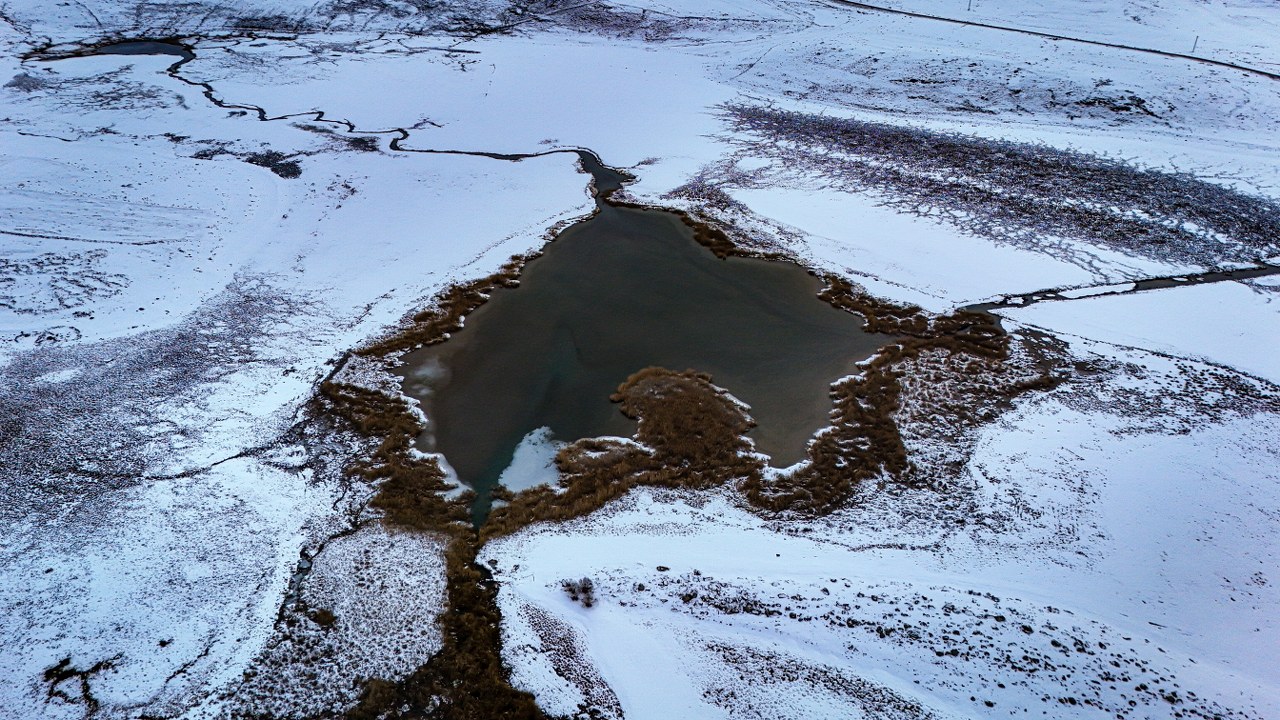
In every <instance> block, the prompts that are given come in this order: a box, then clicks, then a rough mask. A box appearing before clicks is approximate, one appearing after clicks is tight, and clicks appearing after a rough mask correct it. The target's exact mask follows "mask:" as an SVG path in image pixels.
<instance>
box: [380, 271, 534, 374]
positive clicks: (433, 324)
mask: <svg viewBox="0 0 1280 720" xmlns="http://www.w3.org/2000/svg"><path fill="white" fill-rule="evenodd" d="M539 254H540V253H529V254H527V255H514V256H512V258H511V260H510V261H508V262H507V263H506V264H505V265H503V266H502V267H501V268H500V269H499V270H498V271H497V272H495V273H493V274H492V275H490V276H488V277H484V278H480V279H479V280H471V281H469V282H464V283H458V284H455V285H450V286H449V287H447V288H445V289H444V290H443V291H441V292H440V293H439V294H437V295H436V296H435V298H434V299H433V301H432V304H431V308H430V309H428V310H424V311H422V312H420V313H418V314H417V315H414V316H413V318H412V321H413V322H412V324H411V325H410V326H409V327H407V328H405V329H403V330H401V331H400V332H397V333H396V334H394V335H392V336H391V337H388V338H384V339H382V340H380V341H378V342H376V343H374V344H372V345H369V346H366V347H364V348H361V349H360V350H358V351H357V353H358V354H360V355H366V356H372V357H380V356H384V355H388V354H390V353H393V352H399V351H401V350H412V349H414V348H417V347H421V346H424V345H435V344H436V343H441V342H444V341H445V340H448V339H449V333H454V332H457V331H459V330H461V329H462V318H463V317H465V316H466V315H468V314H469V313H471V312H472V311H473V310H475V309H476V308H478V307H480V306H481V305H483V304H484V303H485V301H487V300H488V299H489V296H490V294H492V293H493V291H494V290H497V289H499V288H513V287H517V286H518V285H519V284H520V281H519V278H520V271H521V270H522V269H523V268H524V265H525V263H527V262H529V261H530V260H532V259H534V258H536V257H538V255H539Z"/></svg>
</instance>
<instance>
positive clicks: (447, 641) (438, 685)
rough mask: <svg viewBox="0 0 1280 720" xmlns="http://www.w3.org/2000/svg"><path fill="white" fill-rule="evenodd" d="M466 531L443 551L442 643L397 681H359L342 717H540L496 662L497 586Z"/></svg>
mask: <svg viewBox="0 0 1280 720" xmlns="http://www.w3.org/2000/svg"><path fill="white" fill-rule="evenodd" d="M478 548H479V545H478V543H477V541H476V538H475V536H474V535H473V534H472V533H469V532H468V533H465V534H459V535H457V536H456V537H455V538H454V540H453V542H452V543H451V544H450V546H449V550H448V551H447V552H446V554H445V565H446V577H447V578H448V607H447V608H446V610H445V612H444V613H443V614H442V615H441V616H440V620H439V623H440V629H441V631H442V634H443V645H442V647H441V649H440V652H438V653H436V655H435V656H433V657H432V658H431V660H430V661H429V662H428V663H427V664H425V665H423V666H422V667H420V668H418V669H417V670H415V671H414V672H413V673H412V674H410V675H409V676H408V677H406V678H404V679H403V680H401V681H399V682H391V681H388V680H380V679H374V680H370V681H368V682H367V683H365V686H364V689H363V690H362V692H361V694H360V701H359V703H358V704H357V705H356V706H355V707H354V708H352V709H351V710H349V711H348V712H347V713H346V715H345V720H384V719H390V718H440V719H442V720H495V719H496V718H503V719H504V720H506V719H509V720H543V719H544V718H545V717H546V715H544V714H543V712H542V711H541V710H540V709H539V708H538V705H537V703H536V702H534V699H533V696H532V695H530V694H529V693H527V692H523V691H521V690H516V689H515V688H513V687H512V686H511V683H510V682H509V679H508V673H507V670H506V668H504V667H503V665H502V654H501V648H502V638H501V635H500V626H501V622H502V616H501V614H500V612H499V611H498V604H497V593H498V590H497V587H496V586H495V585H494V584H493V583H492V582H491V581H490V580H489V578H488V577H487V575H486V573H485V572H484V570H483V569H482V568H481V567H480V566H479V565H478V564H477V563H476V551H477V549H478Z"/></svg>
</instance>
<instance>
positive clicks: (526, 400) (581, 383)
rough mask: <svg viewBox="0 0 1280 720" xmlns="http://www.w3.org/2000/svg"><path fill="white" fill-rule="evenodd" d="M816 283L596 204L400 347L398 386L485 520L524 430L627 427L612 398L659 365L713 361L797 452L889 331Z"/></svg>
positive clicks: (778, 453)
mask: <svg viewBox="0 0 1280 720" xmlns="http://www.w3.org/2000/svg"><path fill="white" fill-rule="evenodd" d="M587 169H590V168H589V167H588V168H587ZM602 180H603V178H600V177H597V185H598V186H600V187H602V188H604V187H605V185H606V183H605V182H602ZM819 288H820V283H819V282H818V280H817V279H816V278H814V277H812V276H810V275H809V274H808V272H806V271H805V270H804V269H802V268H800V267H798V266H796V265H793V264H790V263H784V262H775V261H766V260H754V259H742V258H731V259H728V260H721V259H718V258H716V257H715V256H714V255H713V254H712V253H711V252H710V251H709V250H707V249H705V248H703V247H702V246H700V245H698V244H697V243H696V242H694V240H693V237H692V232H691V231H690V229H689V228H688V227H686V226H685V225H684V224H683V223H682V222H681V221H680V219H679V218H678V217H676V216H675V215H672V214H671V213H667V212H663V211H657V210H637V209H629V208H619V207H614V206H610V205H607V204H601V206H600V213H599V214H598V215H597V216H596V217H594V218H592V219H590V220H588V221H585V222H582V223H579V224H577V225H575V226H573V227H570V228H568V229H567V230H565V231H564V232H563V233H561V235H560V236H559V237H558V238H557V239H556V240H555V241H554V242H553V243H551V244H550V245H549V246H548V248H547V251H546V253H545V254H544V255H542V256H541V257H539V258H538V259H536V260H533V261H532V262H530V263H529V264H528V265H527V266H526V267H525V269H524V272H523V274H522V275H521V278H520V287H519V288H515V289H503V290H499V291H497V292H496V293H494V295H493V297H492V299H490V300H489V302H487V303H486V304H484V305H483V306H481V307H480V308H479V309H478V310H476V311H475V312H473V313H472V314H471V315H469V316H468V317H467V318H466V327H465V328H464V329H463V330H462V331H460V332H458V333H456V334H455V335H454V336H453V337H452V338H450V339H449V340H448V341H447V342H444V343H441V344H439V345H436V346H433V347H429V348H424V349H422V350H418V351H415V352H413V353H411V354H409V355H408V356H407V357H406V362H407V366H406V367H405V368H403V370H402V372H403V374H404V376H405V378H406V381H405V384H404V388H405V391H406V392H407V393H408V394H409V395H411V396H413V397H417V398H419V399H420V400H421V401H422V405H423V409H424V410H425V411H426V414H427V417H428V418H429V420H430V426H429V428H428V430H427V432H425V433H424V434H423V436H422V437H421V438H420V439H419V443H420V445H421V446H422V447H423V449H426V450H429V451H435V452H440V453H443V454H444V456H445V458H446V459H447V460H448V461H449V463H450V465H452V466H453V468H454V469H455V470H456V471H457V473H458V475H459V477H460V478H461V479H462V481H463V482H465V483H467V484H468V485H469V486H471V487H472V488H474V489H476V490H477V491H478V492H479V494H480V495H481V498H480V500H479V502H478V503H477V510H476V511H477V517H478V518H479V517H482V516H483V513H484V509H485V508H487V505H488V502H487V499H486V498H487V495H488V490H489V489H490V488H492V487H493V485H494V484H495V483H496V482H497V479H498V477H499V475H500V474H501V473H502V471H503V470H504V469H505V468H506V467H507V465H508V464H509V463H510V462H511V458H512V453H513V451H514V449H515V448H516V446H517V445H518V444H519V443H520V441H521V439H522V438H523V437H524V436H525V435H526V434H528V433H529V432H531V431H533V430H535V429H537V428H540V427H544V426H545V427H549V428H550V429H551V431H552V433H553V434H554V436H555V437H556V439H559V440H565V441H569V440H575V439H578V438H583V437H595V436H600V435H622V436H629V435H631V434H632V433H633V432H634V429H635V428H634V423H633V422H631V421H629V420H627V419H626V418H625V417H623V415H622V414H621V413H620V412H619V411H618V409H617V406H616V405H614V404H612V403H610V402H609V395H610V394H611V393H613V392H614V390H616V389H617V387H618V385H619V384H620V383H622V382H623V381H624V380H625V379H626V378H627V376H628V375H630V374H631V373H633V372H636V371H637V370H640V369H642V368H644V367H647V366H650V365H660V366H663V367H666V368H671V369H675V370H684V369H689V368H692V369H696V370H699V371H702V372H707V373H710V374H711V376H712V379H713V381H714V382H715V383H716V384H718V385H720V386H722V387H724V388H726V389H728V390H729V391H730V392H731V393H733V394H734V395H735V396H736V397H737V398H739V399H740V400H742V401H744V402H746V403H747V404H749V405H750V406H751V414H752V416H753V417H754V418H755V419H756V421H757V422H758V423H759V427H757V428H756V429H754V430H753V431H752V432H751V434H750V436H751V437H752V438H753V439H754V440H755V442H756V445H757V447H758V448H759V449H760V450H761V451H763V452H765V453H767V454H769V455H770V456H771V457H772V458H773V461H774V464H775V465H788V464H791V463H793V462H795V461H797V460H800V459H802V458H803V456H804V453H805V446H806V442H807V440H808V438H809V437H810V436H811V435H812V434H813V432H814V431H815V430H817V429H818V428H820V427H822V426H824V425H826V424H827V417H828V413H829V412H830V408H831V402H830V398H829V395H828V391H829V386H830V383H831V382H832V381H834V380H836V379H837V378H840V377H842V376H844V375H847V374H849V373H850V372H851V370H852V369H853V363H854V362H856V361H858V360H861V359H864V358H866V357H868V356H869V355H870V354H871V353H872V352H874V351H875V350H876V348H878V347H879V346H880V345H882V344H883V343H884V342H885V340H886V338H885V337H884V336H880V335H871V334H868V333H866V332H864V331H863V330H862V321H861V319H860V318H858V317H857V316H855V315H851V314H849V313H846V312H843V311H840V310H836V309H835V308H832V307H831V306H829V305H827V304H826V303H824V302H822V301H820V300H818V299H817V298H816V297H815V293H817V291H818V290H819Z"/></svg>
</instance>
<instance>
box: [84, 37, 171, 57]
mask: <svg viewBox="0 0 1280 720" xmlns="http://www.w3.org/2000/svg"><path fill="white" fill-rule="evenodd" d="M85 54H86V55H172V56H174V57H180V58H182V59H184V60H191V59H193V58H195V54H194V53H192V52H191V51H190V50H188V49H186V48H184V47H182V46H181V45H178V44H176V43H169V42H158V41H154V40H136V41H129V42H120V43H114V44H111V45H103V46H102V47H99V48H94V49H93V51H91V52H88V53H85Z"/></svg>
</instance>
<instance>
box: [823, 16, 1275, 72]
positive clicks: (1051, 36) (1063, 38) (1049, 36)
mask: <svg viewBox="0 0 1280 720" xmlns="http://www.w3.org/2000/svg"><path fill="white" fill-rule="evenodd" d="M827 2H829V3H831V4H832V5H838V6H842V7H852V8H856V9H858V10H866V11H869V12H879V13H886V14H889V15H901V16H904V17H911V18H917V19H920V20H934V21H937V22H945V23H951V24H953V25H966V26H968V27H976V28H985V29H987V30H999V31H1001V32H1013V33H1020V34H1022V35H1031V36H1033V37H1039V38H1044V39H1046V40H1054V41H1058V42H1073V43H1080V44H1082V45H1093V46H1096V47H1105V48H1113V49H1116V50H1129V51H1131V52H1140V53H1147V54H1149V55H1159V56H1161V57H1167V58H1174V59H1177V60H1188V61H1191V62H1197V63H1203V64H1205V65H1216V66H1217V67H1224V68H1229V69H1231V70H1238V71H1240V72H1243V73H1248V74H1250V75H1259V76H1261V77H1265V78H1270V79H1272V80H1280V73H1273V72H1268V71H1266V70H1259V69H1257V68H1252V67H1248V66H1246V65H1237V64H1236V63H1231V62H1227V61H1225V60H1213V59H1211V58H1206V57H1200V56H1199V55H1189V54H1187V53H1179V52H1172V51H1169V50H1156V49H1155V48H1143V47H1137V46H1134V45H1125V44H1123V43H1112V42H1106V41H1105V40H1089V39H1087V38H1078V37H1071V36H1069V35H1057V34H1055V33H1047V32H1041V31H1039V30H1027V29H1024V28H1016V27H1009V26H1007V25H994V24H992V23H984V22H978V21H976V20H960V19H959V18H950V17H944V16H942V15H930V14H928V13H919V12H912V11H910V10H895V9H894V8H887V7H881V6H879V5H868V4H867V3H860V2H854V1H853V0H827Z"/></svg>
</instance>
